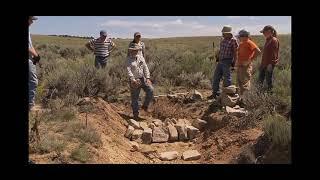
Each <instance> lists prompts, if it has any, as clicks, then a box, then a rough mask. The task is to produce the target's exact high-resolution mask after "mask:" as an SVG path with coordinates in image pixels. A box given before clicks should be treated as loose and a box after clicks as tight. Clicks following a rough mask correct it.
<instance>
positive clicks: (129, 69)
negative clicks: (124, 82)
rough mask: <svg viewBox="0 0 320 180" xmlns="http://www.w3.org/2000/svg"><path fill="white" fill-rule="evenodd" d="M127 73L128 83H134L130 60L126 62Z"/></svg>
mask: <svg viewBox="0 0 320 180" xmlns="http://www.w3.org/2000/svg"><path fill="white" fill-rule="evenodd" d="M127 72H128V76H129V79H130V81H134V80H135V79H134V75H133V73H132V71H131V63H130V60H129V59H128V62H127Z"/></svg>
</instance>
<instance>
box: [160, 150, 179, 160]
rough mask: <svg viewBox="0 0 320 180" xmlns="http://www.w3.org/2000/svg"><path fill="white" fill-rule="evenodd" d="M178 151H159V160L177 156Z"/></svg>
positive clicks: (172, 158) (171, 158)
mask: <svg viewBox="0 0 320 180" xmlns="http://www.w3.org/2000/svg"><path fill="white" fill-rule="evenodd" d="M178 155H179V153H178V152H177V151H168V152H162V153H160V157H159V158H160V160H162V161H171V160H174V159H177V158H178Z"/></svg>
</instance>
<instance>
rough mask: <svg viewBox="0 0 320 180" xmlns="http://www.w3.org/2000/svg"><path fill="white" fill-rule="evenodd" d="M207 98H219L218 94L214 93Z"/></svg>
mask: <svg viewBox="0 0 320 180" xmlns="http://www.w3.org/2000/svg"><path fill="white" fill-rule="evenodd" d="M207 99H217V95H216V94H214V93H212V94H211V95H210V96H208V97H207Z"/></svg>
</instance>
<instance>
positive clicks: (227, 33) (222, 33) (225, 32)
mask: <svg viewBox="0 0 320 180" xmlns="http://www.w3.org/2000/svg"><path fill="white" fill-rule="evenodd" d="M222 34H232V32H222Z"/></svg>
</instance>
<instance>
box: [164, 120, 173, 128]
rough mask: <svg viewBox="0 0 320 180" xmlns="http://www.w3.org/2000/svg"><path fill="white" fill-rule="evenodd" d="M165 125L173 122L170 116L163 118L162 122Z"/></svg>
mask: <svg viewBox="0 0 320 180" xmlns="http://www.w3.org/2000/svg"><path fill="white" fill-rule="evenodd" d="M163 124H164V125H165V126H168V125H169V124H172V125H173V124H174V123H173V122H172V121H171V119H170V118H166V119H165V120H164V123H163Z"/></svg>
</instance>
